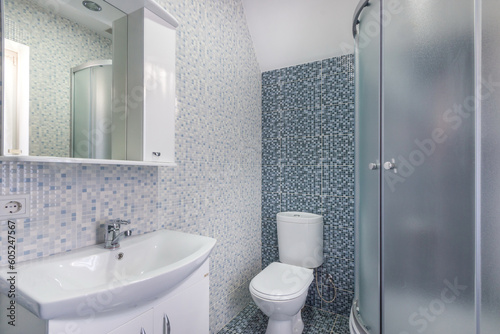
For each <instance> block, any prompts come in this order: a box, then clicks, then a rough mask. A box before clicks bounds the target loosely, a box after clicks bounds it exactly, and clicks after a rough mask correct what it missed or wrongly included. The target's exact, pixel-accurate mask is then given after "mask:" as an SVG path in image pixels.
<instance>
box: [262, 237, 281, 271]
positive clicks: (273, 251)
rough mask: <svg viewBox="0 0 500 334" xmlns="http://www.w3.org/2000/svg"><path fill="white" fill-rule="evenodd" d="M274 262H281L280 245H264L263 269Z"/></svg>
mask: <svg viewBox="0 0 500 334" xmlns="http://www.w3.org/2000/svg"><path fill="white" fill-rule="evenodd" d="M273 262H279V250H278V244H277V243H276V244H272V245H271V244H267V243H262V269H265V268H266V267H267V266H268V265H270V264H271V263H273Z"/></svg>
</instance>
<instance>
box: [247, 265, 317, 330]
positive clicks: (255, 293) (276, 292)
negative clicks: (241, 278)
mask: <svg viewBox="0 0 500 334" xmlns="http://www.w3.org/2000/svg"><path fill="white" fill-rule="evenodd" d="M312 280H313V270H312V269H307V268H302V267H298V266H293V265H289V264H283V263H279V262H273V263H271V264H270V265H269V266H268V267H267V268H265V269H264V270H263V271H262V272H260V273H259V274H258V275H257V276H255V277H254V278H253V279H252V281H251V282H250V293H251V295H252V299H253V300H254V302H255V304H256V305H257V306H258V307H259V308H260V309H261V310H262V312H264V314H266V315H267V316H268V317H269V323H268V325H267V330H266V334H291V333H294V334H300V333H302V330H303V329H304V324H303V322H302V317H301V314H300V310H301V309H302V307H304V304H305V302H306V298H307V292H308V290H309V286H310V285H311V282H312Z"/></svg>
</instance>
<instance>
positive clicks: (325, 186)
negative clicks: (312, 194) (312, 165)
mask: <svg viewBox="0 0 500 334" xmlns="http://www.w3.org/2000/svg"><path fill="white" fill-rule="evenodd" d="M285 179H286V175H285ZM322 194H323V195H330V196H350V197H354V168H353V166H331V165H323V176H322Z"/></svg>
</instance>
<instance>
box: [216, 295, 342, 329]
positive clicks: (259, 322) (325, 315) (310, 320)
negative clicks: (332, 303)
mask: <svg viewBox="0 0 500 334" xmlns="http://www.w3.org/2000/svg"><path fill="white" fill-rule="evenodd" d="M301 316H302V320H303V322H304V330H303V332H302V334H328V333H331V331H332V330H333V329H334V326H335V323H336V319H337V315H335V314H332V313H329V312H324V311H321V310H318V309H316V308H312V307H305V308H303V309H302V311H301ZM268 321H269V318H268V317H267V316H266V315H265V314H264V313H262V311H261V310H259V308H258V307H257V306H256V305H255V304H254V303H253V302H251V303H250V304H248V306H247V307H245V308H244V309H243V311H241V312H240V313H239V314H238V315H237V316H236V317H235V318H234V319H233V320H231V322H229V323H228V324H227V325H226V327H224V328H223V329H222V330H221V331H219V334H264V333H265V332H266V329H267V324H268Z"/></svg>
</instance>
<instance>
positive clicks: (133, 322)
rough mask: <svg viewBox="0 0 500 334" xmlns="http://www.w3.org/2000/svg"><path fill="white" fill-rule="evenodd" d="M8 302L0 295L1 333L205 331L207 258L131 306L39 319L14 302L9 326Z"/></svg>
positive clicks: (177, 333)
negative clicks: (162, 291)
mask: <svg viewBox="0 0 500 334" xmlns="http://www.w3.org/2000/svg"><path fill="white" fill-rule="evenodd" d="M8 303H9V299H8V298H7V297H5V296H4V295H3V294H2V295H0V317H1V321H0V333H2V334H26V333H30V334H87V333H92V334H208V332H209V260H206V261H205V262H204V263H203V264H202V265H201V266H200V268H198V269H197V270H196V271H195V272H194V273H192V274H191V275H190V276H189V277H188V278H186V279H185V280H184V281H183V282H182V283H180V284H179V285H178V286H176V287H175V288H174V289H172V290H170V291H169V292H168V293H166V294H165V295H164V296H161V297H160V298H158V299H155V300H152V301H148V302H146V303H145V304H143V305H139V306H136V307H134V308H126V309H122V310H118V311H115V312H107V313H95V314H91V313H89V312H86V314H85V315H84V316H82V317H79V318H69V319H51V320H43V319H39V318H37V317H36V316H35V315H33V314H32V313H31V312H29V311H27V310H26V309H25V308H23V307H22V306H20V305H17V306H16V307H17V319H16V326H15V327H12V326H9V325H8V324H7V323H6V321H4V319H6V314H5V311H4V310H6V308H7V306H8ZM165 316H167V317H168V322H169V324H170V332H168V331H167V325H166V324H167V322H166V321H165V320H166V318H165Z"/></svg>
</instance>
